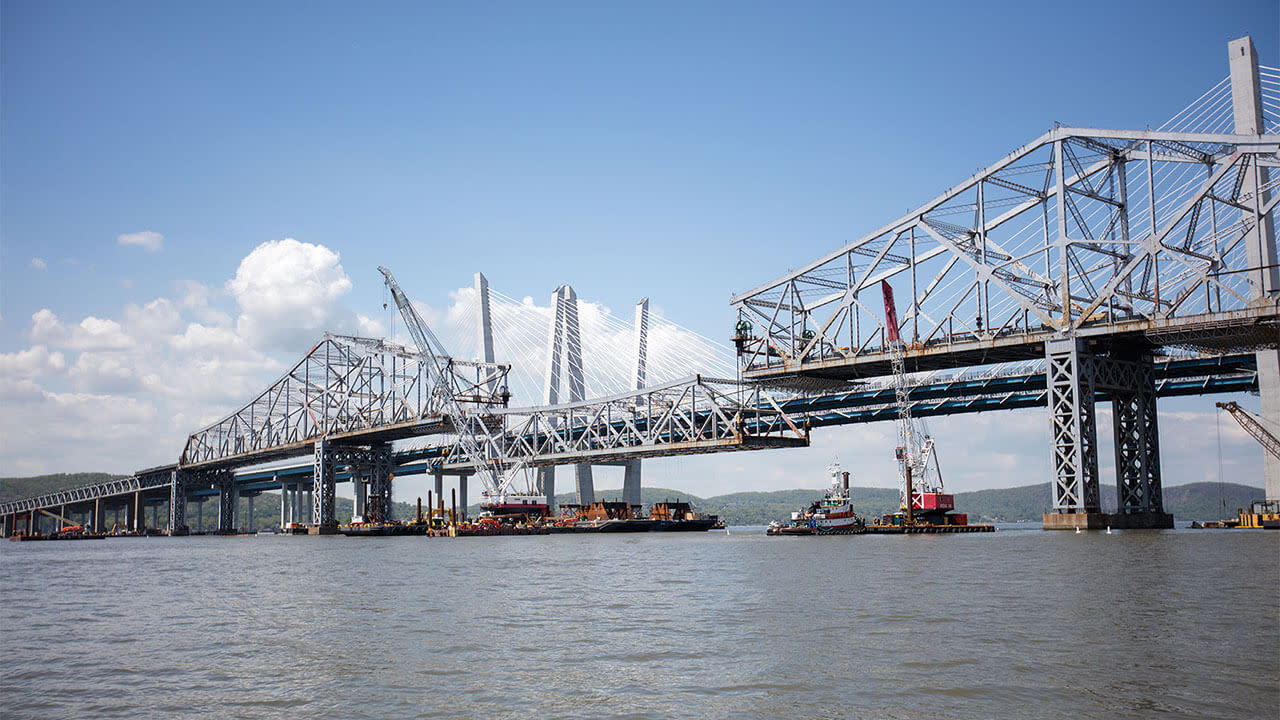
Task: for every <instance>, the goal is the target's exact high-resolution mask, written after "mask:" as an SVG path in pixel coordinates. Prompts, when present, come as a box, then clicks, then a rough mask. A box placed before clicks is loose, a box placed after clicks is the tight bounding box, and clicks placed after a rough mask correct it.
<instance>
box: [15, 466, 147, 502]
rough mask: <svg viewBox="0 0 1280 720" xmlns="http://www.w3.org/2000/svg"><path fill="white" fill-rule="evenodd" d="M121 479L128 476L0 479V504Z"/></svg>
mask: <svg viewBox="0 0 1280 720" xmlns="http://www.w3.org/2000/svg"><path fill="white" fill-rule="evenodd" d="M122 477H128V475H111V474H110V473H95V472H86V473H56V474H53V475H36V476H34V477H11V478H0V503H6V502H13V501H14V500H21V499H23V498H29V497H34V496H36V495H44V494H46V493H51V492H57V491H59V490H68V489H70V488H74V487H80V486H81V485H93V484H94V483H100V482H106V481H108V480H116V479H119V478H122Z"/></svg>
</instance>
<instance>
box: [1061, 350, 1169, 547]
mask: <svg viewBox="0 0 1280 720" xmlns="http://www.w3.org/2000/svg"><path fill="white" fill-rule="evenodd" d="M1045 359H1046V361H1047V362H1046V368H1045V371H1046V373H1047V381H1048V390H1049V419H1050V423H1051V435H1050V442H1051V443H1052V446H1053V462H1054V479H1053V511H1052V512H1050V513H1047V514H1045V516H1044V528H1045V529H1046V530H1069V529H1072V528H1083V529H1098V528H1103V527H1116V528H1171V527H1173V516H1172V515H1169V514H1167V513H1165V512H1164V499H1163V491H1162V488H1161V482H1160V428H1159V423H1158V422H1157V412H1156V388H1155V367H1154V364H1153V362H1152V358H1151V356H1150V354H1148V353H1146V352H1145V351H1144V350H1134V349H1133V348H1117V349H1114V350H1113V351H1112V352H1111V353H1110V354H1109V355H1097V354H1094V353H1093V352H1091V351H1090V350H1089V349H1088V348H1087V347H1086V346H1085V345H1084V344H1083V343H1082V342H1080V341H1077V340H1075V339H1066V340H1050V341H1048V342H1046V343H1045ZM1097 391H1102V392H1105V393H1107V394H1108V395H1109V396H1110V398H1111V400H1112V406H1113V409H1114V413H1113V416H1114V422H1113V429H1114V431H1115V458H1116V493H1117V508H1118V511H1117V512H1116V513H1115V514H1107V513H1104V512H1102V507H1101V503H1100V499H1099V496H1098V451H1097V424H1096V418H1095V412H1094V404H1095V401H1094V396H1095V395H1094V394H1095V392H1097Z"/></svg>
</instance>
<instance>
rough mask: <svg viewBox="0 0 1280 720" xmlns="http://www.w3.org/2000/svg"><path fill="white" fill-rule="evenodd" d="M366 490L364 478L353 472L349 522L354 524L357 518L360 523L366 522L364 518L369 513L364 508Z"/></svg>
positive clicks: (367, 490) (366, 485)
mask: <svg viewBox="0 0 1280 720" xmlns="http://www.w3.org/2000/svg"><path fill="white" fill-rule="evenodd" d="M368 488H369V486H368V484H367V483H365V481H364V478H362V477H360V476H359V475H357V474H356V471H354V470H353V471H352V474H351V491H352V492H351V494H352V503H351V522H355V521H356V519H357V518H359V520H360V522H365V521H366V517H365V516H366V515H368V512H369V511H368V509H367V508H366V507H365V504H366V503H365V498H366V497H367V495H368V492H369V489H368Z"/></svg>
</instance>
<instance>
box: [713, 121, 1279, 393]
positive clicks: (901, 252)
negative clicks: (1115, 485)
mask: <svg viewBox="0 0 1280 720" xmlns="http://www.w3.org/2000/svg"><path fill="white" fill-rule="evenodd" d="M1278 150H1280V136H1278V135H1233V134H1207V133H1169V132H1153V131H1123V130H1100V129H1087V128H1065V127H1064V128H1057V129H1055V130H1053V131H1051V132H1049V133H1046V134H1045V135H1043V136H1041V137H1040V138H1038V139H1037V140H1035V141H1034V142H1032V143H1030V144H1028V145H1026V146H1024V147H1022V148H1019V149H1018V150H1017V151H1015V152H1014V153H1012V154H1010V155H1008V156H1006V157H1005V158H1003V159H1002V160H1000V161H999V162H997V163H995V164H993V165H991V166H990V167H988V168H986V169H984V170H983V171H981V172H979V173H977V174H976V175H974V176H973V177H971V178H969V179H968V180H966V181H965V182H963V183H961V184H959V185H957V186H955V187H953V188H952V189H950V190H948V191H947V192H945V193H943V194H942V195H940V196H938V197H937V198H934V199H933V200H931V201H929V202H928V203H926V204H924V205H922V206H921V207H919V208H917V209H916V210H914V211H912V212H911V213H909V214H908V215H906V216H904V217H901V218H899V219H898V220H895V221H894V222H892V223H890V224H888V225H885V226H883V227H881V228H879V229H877V230H875V231H873V232H872V233H870V234H868V235H865V236H863V237H862V238H859V239H858V240H856V241H854V242H853V243H850V244H849V245H846V246H845V247H843V248H841V249H839V250H837V251H835V252H832V253H829V254H828V255H826V256H824V257H822V258H820V259H818V260H817V261H815V262H813V263H810V264H809V265H807V266H805V267H803V268H801V269H800V270H797V271H795V272H792V273H789V274H788V275H785V276H783V277H781V278H778V279H777V280H774V281H772V282H770V283H766V284H765V285H761V286H759V287H757V288H755V289H753V290H751V291H749V292H746V293H743V294H741V295H738V296H736V297H735V298H733V304H734V305H735V307H737V309H738V311H739V314H740V316H741V318H742V319H745V320H747V321H749V322H750V323H751V324H752V326H753V329H752V332H751V333H750V334H751V337H750V338H749V339H748V340H747V341H746V342H744V343H742V345H741V350H740V355H741V359H742V361H743V363H744V368H745V373H746V376H747V377H754V378H763V377H766V376H770V375H777V374H785V373H795V372H802V371H804V370H805V369H806V368H809V367H819V366H820V367H822V368H823V369H824V370H829V369H831V368H832V367H834V366H854V365H857V364H859V363H862V362H884V361H885V358H886V356H887V347H886V339H885V337H884V331H883V312H882V308H881V307H880V303H879V302H878V301H876V300H869V301H868V302H863V301H862V300H863V298H862V297H861V296H862V293H863V292H864V291H866V290H867V289H868V288H874V286H875V284H876V283H878V282H879V281H880V280H888V282H889V283H890V284H891V285H892V286H893V289H894V294H895V296H896V297H898V298H907V299H908V301H907V302H905V303H902V305H903V306H904V307H905V308H906V309H905V310H904V312H903V315H902V323H901V324H902V332H903V337H904V339H905V340H907V342H908V344H909V349H908V356H910V355H911V352H912V350H921V349H932V348H938V349H943V348H945V347H948V346H950V345H952V344H955V343H961V342H988V341H1003V342H1006V343H1007V342H1009V341H1013V342H1018V341H1025V342H1026V343H1027V344H1035V345H1037V346H1038V345H1039V343H1042V342H1044V341H1045V340H1046V339H1048V338H1051V337H1054V336H1073V335H1076V334H1077V333H1079V332H1081V331H1082V330H1086V329H1091V330H1101V331H1104V332H1106V331H1110V330H1114V332H1116V333H1122V332H1144V331H1146V330H1147V329H1155V330H1167V329H1168V328H1177V327H1179V326H1180V325H1181V324H1184V323H1188V322H1195V323H1200V324H1203V323H1204V322H1205V320H1206V318H1207V319H1208V320H1209V321H1210V322H1212V320H1213V318H1214V317H1216V316H1219V315H1223V314H1226V313H1231V312H1237V311H1241V310H1246V309H1247V310H1250V311H1251V312H1253V313H1254V314H1257V313H1258V312H1261V313H1262V314H1263V315H1266V316H1269V317H1271V318H1272V319H1274V318H1275V316H1276V315H1277V311H1276V310H1277V302H1278V300H1277V298H1276V297H1275V296H1274V295H1273V296H1269V297H1264V298H1263V299H1262V300H1261V301H1259V300H1256V299H1254V298H1255V297H1256V295H1257V293H1254V292H1252V288H1251V286H1252V285H1256V284H1257V281H1256V278H1257V277H1258V276H1260V273H1261V269H1260V268H1257V267H1253V265H1256V264H1257V261H1256V260H1251V259H1250V256H1251V250H1250V246H1249V242H1250V238H1251V237H1256V235H1257V234H1256V233H1254V232H1253V231H1254V228H1255V227H1256V226H1257V225H1259V224H1260V223H1262V222H1266V221H1268V220H1270V219H1271V218H1272V216H1273V214H1274V211H1275V206H1276V203H1277V201H1278V199H1280V193H1277V192H1275V190H1276V188H1275V185H1277V181H1275V180H1268V181H1266V182H1264V183H1261V184H1260V183H1259V182H1258V181H1254V180H1252V178H1256V177H1264V175H1263V174H1262V173H1258V172H1256V170H1257V169H1258V168H1259V167H1267V166H1270V165H1274V164H1275V162H1276V161H1277V159H1278V158H1280V156H1278V155H1277V151H1278ZM1246 179H1249V180H1250V181H1246ZM1242 209H1243V210H1248V212H1241V210H1242ZM1252 255H1253V256H1257V255H1258V253H1256V252H1252ZM875 294H876V295H877V296H878V295H879V292H878V290H877V291H876V293H875ZM1259 302H1261V303H1262V304H1263V305H1265V306H1266V308H1263V309H1262V310H1259Z"/></svg>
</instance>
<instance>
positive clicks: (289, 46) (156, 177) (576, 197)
mask: <svg viewBox="0 0 1280 720" xmlns="http://www.w3.org/2000/svg"><path fill="white" fill-rule="evenodd" d="M1244 34H1251V35H1252V37H1253V41H1254V44H1255V46H1256V47H1257V49H1258V52H1259V55H1260V57H1261V59H1262V62H1263V63H1264V64H1267V65H1271V66H1276V65H1280V38H1278V36H1280V10H1278V9H1277V6H1276V3H1275V2H1273V1H1269V0H1268V1H1258V2H1239V1H1231V0H1227V1H1225V2H1215V3H1203V2H1107V3H1101V2H1077V3H1072V4H1071V5H1070V6H1064V5H1062V4H1061V3H1038V4H1033V3H1026V2H1005V3H1000V2H969V3H942V2H938V3H910V2H903V3H855V2H834V3H821V2H788V3H781V2H779V3H718V2H678V3H675V2H673V3H666V2H650V3H598V2H565V3H535V2H518V3H502V2H492V3H476V2H460V3H438V2H433V3H422V2H412V3H410V2H406V3H396V2H375V3H362V4H353V3H329V2H307V3H301V2H297V3H286V2H266V3H262V2H255V3H247V2H232V1H223V2H191V3H171V2H60V1H56V0H55V1H42V2H25V1H21V0H3V2H0V406H3V407H4V408H5V409H4V412H3V413H0V475H4V476H16V475H29V474H37V473H45V472H76V471H109V472H122V473H123V472H130V471H133V470H136V469H138V468H143V467H149V466H154V465H158V464H162V463H166V462H172V461H173V460H174V459H176V457H177V454H178V453H179V452H180V450H181V447H182V443H183V441H184V440H185V437H186V435H187V434H188V433H190V432H191V431H193V430H195V429H197V428H198V427H201V426H202V425H204V424H206V423H208V422H210V421H212V420H215V419H217V418H219V417H221V416H223V415H225V414H227V413H229V412H231V411H233V410H234V409H235V408H236V407H238V406H239V405H241V404H243V403H245V402H247V401H248V400H249V399H250V398H251V397H252V396H253V395H255V394H256V393H257V392H258V391H260V390H261V389H263V388H265V387H266V386H267V385H268V384H270V382H272V381H273V380H274V379H275V377H277V376H278V375H279V374H280V373H281V372H283V370H284V369H285V368H286V367H287V366H288V365H290V364H292V363H293V362H295V361H296V360H297V359H298V358H300V357H301V356H302V355H303V354H304V353H305V352H306V350H307V349H309V348H310V346H311V345H312V344H314V343H315V342H316V341H317V340H318V339H319V338H320V337H321V336H322V335H323V333H324V332H325V331H326V330H328V331H334V332H349V333H362V334H373V335H377V334H383V333H385V332H387V331H388V330H389V329H390V326H391V324H392V321H391V319H390V316H389V315H388V313H387V311H386V310H384V309H383V307H382V305H383V302H384V301H385V293H384V290H383V287H382V282H381V277H380V276H379V275H378V273H377V271H376V266H378V265H386V266H388V267H391V268H392V269H393V270H394V271H395V272H396V274H397V277H398V279H399V281H400V283H401V284H402V285H403V286H404V287H405V288H406V289H407V291H408V292H409V294H410V295H412V296H413V297H414V298H415V299H416V300H418V301H420V302H422V303H423V304H424V305H426V306H429V307H431V308H436V309H438V310H439V311H440V312H441V313H446V314H447V311H448V308H449V306H450V304H451V302H453V299H454V298H456V296H457V291H458V289H459V288H464V287H467V286H469V285H470V284H471V278H472V274H473V273H474V272H476V271H483V272H484V273H485V274H486V275H487V276H488V278H489V280H490V282H491V283H492V285H493V286H494V288H495V289H498V290H501V291H502V292H503V293H505V294H507V295H509V296H512V297H516V298H522V297H525V296H529V297H532V298H534V299H535V301H536V302H539V303H543V304H545V303H546V302H547V299H548V298H549V296H550V294H551V292H552V290H553V289H554V288H555V287H556V286H558V285H560V284H562V283H569V284H572V285H573V286H574V287H575V289H576V290H577V292H578V295H579V297H580V298H582V299H583V300H585V301H589V302H591V303H594V304H598V305H600V306H602V307H605V308H611V309H613V310H614V311H615V312H617V313H619V314H621V315H623V316H626V315H627V314H629V312H630V308H631V307H632V305H633V303H634V302H635V301H636V300H638V299H639V298H641V297H646V296H647V297H650V298H651V299H652V302H653V303H654V307H655V312H657V313H661V314H662V315H663V316H664V317H666V318H669V319H670V320H672V321H674V322H677V323H679V324H681V325H683V326H685V327H687V328H690V329H691V330H693V331H696V332H698V333H700V334H702V335H705V336H707V337H711V338H718V339H727V337H728V335H729V334H730V330H731V328H732V325H733V322H734V319H735V315H734V313H733V311H732V309H731V308H730V306H729V302H728V300H729V297H730V296H731V295H732V294H733V293H735V292H741V291H743V290H746V289H749V288H751V287H754V286H756V285H758V284H760V283H762V282H764V281H767V280H770V279H773V278H774V277H777V276H779V275H781V274H783V273H785V272H787V271H788V270H790V269H792V268H795V267H798V266H801V265H804V264H805V263H807V262H809V261H810V260H812V259H814V258H816V257H817V256H819V255H821V254H823V253H826V252H828V251H830V250H832V249H834V248H837V247H840V246H841V245H843V244H844V243H847V242H849V241H850V240H853V239H855V238H856V237H858V236H859V235H861V234H862V233H864V232H866V231H868V230H870V229H873V228H875V227H878V226H880V225H881V224H883V223H884V222H886V221H888V220H890V219H892V218H896V217H898V216H899V215H901V214H902V213H903V212H905V211H908V210H909V209H911V208H912V207H915V206H917V205H919V204H921V203H922V202H924V201H926V200H928V199H929V198H931V197H933V196H935V195H937V194H938V193H939V192H941V191H943V190H945V189H946V188H947V187H949V186H950V185H952V184H954V183H956V182H959V181H960V180H962V179H964V178H966V177H968V176H969V175H970V174H972V173H973V172H974V171H975V170H977V169H978V168H980V167H983V166H985V165H987V164H989V163H991V162H993V161H995V160H996V159H998V158H1000V157H1002V156H1003V155H1005V154H1006V153H1008V152H1009V151H1010V150H1012V149H1014V148H1016V147H1017V146H1019V145H1022V144H1023V143H1026V142H1028V141H1030V140H1032V139H1033V138H1035V137H1037V136H1038V135H1040V134H1041V133H1043V132H1044V131H1046V130H1048V129H1049V128H1051V127H1052V126H1053V124H1054V123H1055V122H1062V123H1064V124H1071V125H1082V126H1093V127H1118V128H1135V127H1146V126H1148V125H1150V126H1157V125H1159V124H1160V123H1162V122H1163V121H1165V120H1166V119H1168V118H1169V117H1170V116H1172V115H1174V114H1175V113H1177V112H1178V111H1179V110H1181V109H1182V108H1183V107H1184V106H1186V105H1187V104H1189V103H1190V102H1191V101H1192V100H1194V99H1195V98H1196V97H1197V96H1199V95H1200V94H1201V93H1202V92H1204V91H1205V90H1207V89H1209V88H1210V87H1211V86H1213V85H1214V84H1215V83H1216V82H1218V81H1219V80H1221V79H1222V78H1223V77H1225V75H1226V72H1227V67H1226V43H1227V42H1228V41H1229V40H1231V39H1234V38H1236V37H1239V36H1242V35H1244ZM401 327H402V326H401ZM499 360H502V358H499ZM1214 399H1215V398H1192V399H1183V400H1170V401H1162V402H1161V405H1160V409H1161V420H1160V422H1161V432H1162V444H1163V450H1164V467H1165V478H1166V479H1165V482H1166V484H1181V483H1184V482H1193V481H1201V480H1213V481H1216V480H1217V479H1219V478H1220V477H1222V478H1223V479H1225V480H1228V481H1234V482H1244V483H1247V484H1252V485H1260V484H1261V477H1260V466H1261V461H1260V452H1261V451H1260V450H1259V449H1258V448H1257V446H1256V445H1255V444H1254V443H1253V442H1252V440H1250V439H1248V438H1247V437H1246V436H1245V435H1244V434H1243V433H1242V432H1241V431H1240V430H1239V428H1238V427H1236V426H1235V424H1234V423H1233V422H1231V421H1230V420H1229V419H1225V420H1220V419H1219V418H1218V417H1217V415H1216V413H1215V412H1214V410H1213V407H1212V402H1213V400H1214ZM1237 399H1239V400H1240V401H1241V402H1242V403H1243V404H1245V405H1246V406H1249V407H1253V408H1255V409H1256V407H1257V399H1256V398H1254V397H1250V396H1243V397H1240V398H1237ZM1103 419H1104V423H1103V425H1102V427H1100V430H1099V435H1100V443H1101V445H1102V447H1101V450H1102V454H1101V457H1102V458H1103V465H1104V468H1103V473H1102V477H1103V479H1104V481H1105V480H1106V479H1108V478H1112V477H1114V474H1113V472H1111V470H1110V469H1109V466H1110V460H1109V456H1110V449H1109V448H1110V445H1109V434H1110V429H1109V425H1108V424H1107V415H1106V411H1105V408H1104V409H1103ZM932 429H933V431H934V435H935V437H936V439H937V442H938V447H939V454H940V457H941V460H942V463H943V469H944V473H945V474H946V476H947V482H948V486H949V487H951V488H952V489H955V490H969V489H978V488H986V487H1007V486H1014V485H1022V484H1028V483H1031V482H1043V481H1044V480H1046V479H1047V477H1048V472H1049V467H1048V451H1047V444H1048V420H1047V418H1046V417H1045V413H1044V411H1041V410H1025V411H1015V412H1003V413H995V414H986V415H978V416H963V417H960V418H955V419H949V420H941V419H940V420H935V421H933V422H932ZM1219 433H1220V434H1221V437H1222V447H1223V452H1222V455H1223V461H1222V463H1221V467H1222V468H1223V470H1222V471H1221V472H1220V470H1219V467H1220V463H1219V460H1218V457H1219V452H1218V449H1217V448H1218V441H1217V437H1218V435H1219ZM893 436H894V428H893V426H892V425H891V424H878V425H870V426H856V427H853V428H844V429H837V430H829V431H823V432H822V433H821V434H815V437H814V446H813V447H812V448H809V449H806V450H792V451H785V452H778V453H773V454H762V453H752V454H748V455H737V454H735V455H724V456H711V457H700V458H683V459H671V460H661V461H652V462H649V463H647V464H646V471H645V472H646V476H645V483H646V484H650V485H662V486H666V487H676V488H680V489H685V490H688V491H690V492H694V493H697V494H701V495H710V494H716V493H719V492H729V491H733V490H740V489H753V490H754V489H779V488H783V487H817V486H819V485H821V484H822V483H823V482H824V477H825V470H824V468H825V466H826V465H827V463H829V462H830V461H831V459H832V458H833V457H837V456H838V457H839V458H840V459H841V461H842V462H843V463H844V464H845V465H846V467H848V468H850V469H852V470H853V471H854V474H855V483H859V482H860V483H861V484H864V485H879V486H892V485H894V484H895V483H896V473H895V471H894V468H893V462H892V445H893V444H894V441H893ZM599 475H600V477H601V479H600V480H599V481H598V483H597V485H598V486H599V487H606V486H609V485H611V484H612V485H615V486H616V485H617V484H618V483H619V482H620V480H617V479H615V478H614V475H616V473H615V472H614V471H602V472H601V473H599ZM567 478H568V475H567V473H562V479H561V481H560V482H561V487H566V486H567V485H568V479H567ZM405 487H406V490H404V491H403V492H404V493H406V494H407V495H411V494H412V493H413V492H414V490H415V489H416V487H417V486H416V485H414V484H413V483H410V484H408V485H406V486H405ZM401 492H402V491H401V490H397V494H398V495H399V494H401Z"/></svg>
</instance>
